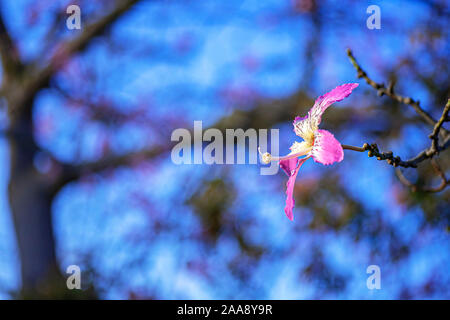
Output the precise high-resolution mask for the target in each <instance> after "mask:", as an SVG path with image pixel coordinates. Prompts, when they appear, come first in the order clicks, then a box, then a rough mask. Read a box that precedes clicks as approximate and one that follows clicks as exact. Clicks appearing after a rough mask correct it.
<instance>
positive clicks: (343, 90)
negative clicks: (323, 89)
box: [310, 83, 359, 123]
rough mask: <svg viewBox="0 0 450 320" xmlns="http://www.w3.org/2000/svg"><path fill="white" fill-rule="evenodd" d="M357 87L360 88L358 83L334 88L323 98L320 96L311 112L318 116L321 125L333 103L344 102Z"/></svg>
mask: <svg viewBox="0 0 450 320" xmlns="http://www.w3.org/2000/svg"><path fill="white" fill-rule="evenodd" d="M357 86H359V84H358V83H346V84H343V85H340V86H338V87H336V88H334V89H333V90H331V91H330V92H328V93H325V94H324V95H323V96H320V97H319V98H317V99H316V102H315V103H314V106H313V107H312V109H311V110H310V113H311V114H313V113H316V114H318V115H319V122H318V123H320V118H321V117H322V114H323V113H324V112H325V110H326V109H327V108H328V107H329V106H331V105H332V104H333V103H335V102H338V101H342V100H343V99H345V98H347V97H348V96H349V95H350V94H351V93H352V91H353V89H355V88H356V87H357ZM315 109H317V111H315Z"/></svg>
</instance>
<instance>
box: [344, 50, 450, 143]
mask: <svg viewBox="0 0 450 320" xmlns="http://www.w3.org/2000/svg"><path fill="white" fill-rule="evenodd" d="M347 55H348V57H349V59H350V62H351V63H352V65H353V67H354V68H355V69H356V71H357V73H358V78H363V79H364V80H366V82H367V84H369V85H370V86H371V87H373V88H374V89H375V90H377V92H378V95H379V96H382V95H387V96H388V97H390V98H391V99H393V100H395V101H398V102H400V103H404V104H407V105H410V106H411V107H413V108H414V110H415V111H416V113H417V114H418V115H419V116H421V117H422V119H423V120H424V121H425V122H426V123H428V124H429V125H431V126H435V125H436V120H435V119H433V117H432V116H431V115H430V114H429V113H428V112H427V111H425V110H424V109H423V108H422V107H421V106H420V102H419V101H415V100H414V99H412V98H411V97H404V96H401V95H399V94H396V93H395V92H394V84H393V83H391V84H389V86H388V88H386V87H385V85H384V83H377V82H375V81H373V80H372V79H371V78H370V77H369V76H368V75H367V73H366V72H365V71H364V70H363V69H362V68H361V66H360V65H359V64H358V62H357V61H356V59H355V57H354V56H353V53H352V51H351V50H350V49H347ZM439 129H440V130H441V134H442V136H443V137H446V136H447V135H448V132H447V130H445V129H444V128H442V127H439V128H438V130H439Z"/></svg>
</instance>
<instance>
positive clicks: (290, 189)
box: [280, 158, 309, 221]
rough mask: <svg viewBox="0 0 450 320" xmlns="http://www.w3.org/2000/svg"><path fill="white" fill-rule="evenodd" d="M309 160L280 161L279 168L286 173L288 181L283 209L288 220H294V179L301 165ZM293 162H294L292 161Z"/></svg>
mask: <svg viewBox="0 0 450 320" xmlns="http://www.w3.org/2000/svg"><path fill="white" fill-rule="evenodd" d="M307 159H309V158H302V159H299V158H295V159H289V160H285V161H280V166H281V168H283V170H284V171H286V173H288V175H289V179H288V181H287V183H286V207H285V208H284V212H285V213H286V216H287V217H288V219H289V220H291V221H293V220H294V215H293V213H292V209H293V208H294V204H295V200H294V197H293V194H294V185H295V179H296V178H297V174H298V170H299V169H300V167H301V166H302V164H303V163H304V162H305V161H306V160H307ZM292 160H295V161H292Z"/></svg>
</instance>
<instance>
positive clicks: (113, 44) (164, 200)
mask: <svg viewBox="0 0 450 320" xmlns="http://www.w3.org/2000/svg"><path fill="white" fill-rule="evenodd" d="M70 4H77V5H78V6H79V7H80V8H81V29H80V30H68V28H67V27H66V19H67V18H68V17H69V14H67V13H66V8H67V7H68V6H69V5H70ZM373 4H375V5H378V6H379V7H380V9H381V29H379V30H376V29H374V30H370V29H368V28H367V26H366V20H367V18H369V16H370V14H368V13H366V9H367V7H368V6H369V5H373ZM0 9H1V20H0V46H1V49H0V50H1V51H0V53H1V55H2V68H1V75H2V83H1V84H2V86H1V88H2V89H1V98H0V99H1V100H0V103H1V104H0V129H1V134H0V159H1V161H0V298H1V299H14V298H36V297H38V298H98V299H449V298H450V290H449V285H450V273H449V271H450V270H449V266H450V250H449V249H450V241H449V220H450V210H449V206H448V204H449V196H450V193H449V191H448V188H447V189H446V190H444V191H441V192H438V193H424V192H412V191H411V190H410V189H409V188H407V187H406V186H404V185H403V184H401V183H400V182H399V180H398V179H397V177H396V176H395V173H394V168H393V167H392V166H389V165H388V164H387V163H386V162H384V161H377V160H376V159H375V158H369V157H367V153H358V152H353V151H348V150H346V151H345V159H344V161H343V162H341V163H338V164H334V165H332V166H327V167H325V166H323V165H320V164H317V163H314V162H313V161H307V162H306V163H305V165H304V166H303V167H302V168H301V170H300V173H299V175H298V178H297V182H296V186H295V193H294V194H295V199H296V207H295V209H294V217H295V219H294V222H290V221H289V220H288V219H287V218H286V216H285V214H284V204H285V183H286V181H287V176H286V175H285V174H284V173H283V172H282V171H280V172H279V173H278V174H277V175H274V176H262V175H260V165H175V164H173V163H172V161H171V158H170V151H171V148H172V146H173V143H172V142H171V141H170V136H171V133H172V131H173V130H174V129H176V128H187V129H191V128H192V127H193V122H194V120H202V121H203V127H204V128H207V127H214V128H219V129H221V130H224V129H225V128H243V129H247V128H255V129H259V128H267V129H270V128H274V129H280V140H281V141H280V153H282V154H285V153H287V150H288V147H289V146H290V145H291V144H292V142H293V141H294V140H295V139H296V136H295V134H294V133H293V131H292V120H293V118H294V117H295V116H296V115H304V114H305V113H306V112H307V111H308V110H309V108H310V107H311V106H312V104H313V102H314V99H315V98H317V97H318V96H319V95H322V94H324V93H326V92H328V91H330V90H331V89H333V88H334V87H336V86H337V85H340V84H342V83H347V82H358V83H360V86H359V87H358V88H357V89H356V90H355V91H354V92H353V94H352V95H351V96H350V97H349V98H347V99H346V100H344V101H342V102H340V103H336V104H335V105H334V106H333V107H332V108H330V109H328V111H327V112H326V113H325V115H324V118H323V122H322V128H323V129H327V130H330V131H331V132H333V133H334V135H335V136H336V138H337V139H338V140H339V141H340V142H341V143H343V144H351V145H355V146H361V145H362V144H363V143H365V142H370V143H372V142H376V143H377V144H378V146H379V147H380V150H392V151H394V153H395V154H397V155H400V156H401V157H402V158H403V159H407V158H410V157H413V156H415V155H416V154H417V153H418V152H419V151H421V150H422V149H424V148H425V147H427V146H428V145H429V143H430V139H429V138H428V135H429V134H430V132H431V129H432V128H431V127H429V126H427V124H425V123H424V122H423V121H422V120H421V119H420V118H418V116H417V114H416V113H414V110H413V109H412V108H411V107H410V106H406V105H402V104H399V103H397V102H394V101H393V100H391V99H390V98H388V97H385V96H384V97H378V96H377V94H376V91H375V90H373V88H371V87H369V86H368V85H367V84H366V83H365V82H364V81H362V80H358V79H357V78H356V72H355V70H354V68H353V67H352V65H351V64H350V62H349V60H348V57H347V55H346V48H351V49H352V50H353V53H354V55H355V56H356V58H357V59H358V61H359V63H360V64H361V65H362V67H363V68H364V69H365V71H367V73H368V74H369V76H371V77H372V78H373V79H374V80H376V81H378V82H385V83H387V82H388V81H395V82H396V91H397V92H399V93H401V94H403V95H406V96H411V97H413V98H414V99H418V100H420V101H421V105H422V106H423V108H424V109H426V110H427V111H428V112H429V113H431V114H432V115H433V116H434V117H435V118H439V116H440V114H441V112H442V109H443V107H444V105H445V103H446V101H447V99H448V98H449V88H450V87H449V86H450V83H449V81H448V80H449V65H450V63H449V62H450V61H449V60H450V55H449V52H450V46H449V43H450V42H449V40H450V39H449V28H448V25H449V17H450V8H449V3H448V1H445V0H435V1H414V0H408V1H406V0H405V1H379V0H372V1H326V0H325V1H314V0H285V1H280V0H267V1H257V0H245V1H237V0H236V1H235V0H229V1H213V0H211V1H186V0H183V1H177V0H171V1H158V0H154V1H151V0H142V1H129V0H124V1H106V0H97V1H83V0H80V1H62V0H61V1H58V0H55V1H49V0H48V1H47V0H45V1H39V2H36V1H31V0H5V1H2V2H1V5H0ZM297 141H299V140H298V139H297ZM440 164H441V166H442V167H443V168H444V169H446V168H449V165H450V164H449V157H448V151H446V152H443V153H441V155H440ZM403 172H404V174H405V176H407V177H408V178H409V179H410V180H411V181H413V182H415V183H417V184H418V185H426V186H430V185H431V186H433V185H438V184H439V177H436V175H435V174H434V173H433V170H432V167H431V165H430V162H429V161H426V162H423V163H422V164H421V165H420V166H419V168H418V169H405V170H404V171H403ZM69 265H78V266H80V268H81V270H82V278H81V283H82V288H83V290H81V291H80V290H72V291H71V290H68V289H67V288H66V282H65V281H66V278H67V277H68V276H69V275H68V274H66V269H67V267H68V266H69ZM369 265H378V266H379V267H380V269H381V290H369V289H368V288H367V286H366V280H367V278H368V276H369V275H368V274H367V273H366V268H367V267H368V266H369Z"/></svg>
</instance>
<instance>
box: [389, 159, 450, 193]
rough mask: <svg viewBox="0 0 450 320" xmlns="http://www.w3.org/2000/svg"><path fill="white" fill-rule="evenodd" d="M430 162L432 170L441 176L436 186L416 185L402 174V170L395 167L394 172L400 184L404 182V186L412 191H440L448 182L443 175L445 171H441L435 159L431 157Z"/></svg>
mask: <svg viewBox="0 0 450 320" xmlns="http://www.w3.org/2000/svg"><path fill="white" fill-rule="evenodd" d="M431 164H432V166H433V168H434V170H435V171H436V173H437V174H438V175H439V177H440V178H441V183H440V184H439V185H438V186H436V187H421V186H418V185H417V184H414V183H412V182H411V181H409V180H408V178H406V177H405V175H404V174H403V172H402V171H401V170H400V169H396V170H395V174H396V175H397V177H398V179H399V180H400V182H401V183H402V184H404V185H405V186H407V187H409V188H410V189H411V191H413V192H417V191H422V192H432V193H433V192H440V191H442V190H444V189H445V187H446V186H447V185H448V183H449V182H448V180H447V178H446V177H445V173H444V172H443V171H442V169H441V168H440V166H439V164H438V163H437V161H436V159H432V160H431Z"/></svg>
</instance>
